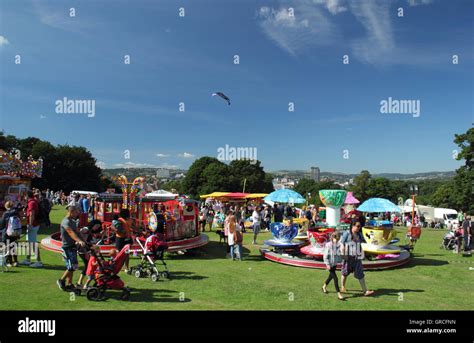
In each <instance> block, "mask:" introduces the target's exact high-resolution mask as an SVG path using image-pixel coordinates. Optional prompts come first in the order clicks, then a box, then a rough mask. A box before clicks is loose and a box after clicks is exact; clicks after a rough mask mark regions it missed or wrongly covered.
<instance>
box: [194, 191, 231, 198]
mask: <svg viewBox="0 0 474 343" xmlns="http://www.w3.org/2000/svg"><path fill="white" fill-rule="evenodd" d="M227 194H230V192H213V193H210V194H204V195H201V196H200V198H201V199H206V198H221V197H225V196H226V195H227Z"/></svg>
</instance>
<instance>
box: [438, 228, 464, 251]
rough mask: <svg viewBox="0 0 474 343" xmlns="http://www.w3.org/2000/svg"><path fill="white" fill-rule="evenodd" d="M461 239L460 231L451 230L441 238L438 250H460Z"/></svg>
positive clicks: (456, 229)
mask: <svg viewBox="0 0 474 343" xmlns="http://www.w3.org/2000/svg"><path fill="white" fill-rule="evenodd" d="M461 239H462V229H458V228H452V229H451V230H449V231H448V232H446V233H445V235H444V236H443V241H442V242H441V246H440V249H446V250H457V249H460V246H459V245H460V241H461Z"/></svg>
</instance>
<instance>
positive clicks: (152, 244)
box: [128, 234, 170, 282]
mask: <svg viewBox="0 0 474 343" xmlns="http://www.w3.org/2000/svg"><path fill="white" fill-rule="evenodd" d="M135 240H136V241H137V243H138V245H139V246H140V249H141V250H142V252H143V255H142V258H141V261H140V263H139V264H138V265H136V266H133V267H131V268H130V269H129V271H128V273H129V274H130V275H135V277H137V278H141V277H145V276H147V277H150V279H151V280H152V281H153V282H156V281H158V280H159V279H168V280H169V279H170V272H169V270H168V266H167V265H166V262H165V260H164V253H165V251H166V250H167V249H168V244H167V243H166V241H164V240H163V239H160V238H159V234H152V235H150V236H149V237H148V238H147V239H145V238H144V237H136V238H135ZM157 262H159V263H160V265H161V266H162V267H163V271H160V270H159V269H158V266H157Z"/></svg>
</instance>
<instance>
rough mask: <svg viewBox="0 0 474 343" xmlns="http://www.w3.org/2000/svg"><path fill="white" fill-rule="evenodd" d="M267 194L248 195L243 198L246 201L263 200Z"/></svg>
mask: <svg viewBox="0 0 474 343" xmlns="http://www.w3.org/2000/svg"><path fill="white" fill-rule="evenodd" d="M267 195H268V193H250V194H247V195H246V196H245V198H246V199H261V198H265V197H266V196H267Z"/></svg>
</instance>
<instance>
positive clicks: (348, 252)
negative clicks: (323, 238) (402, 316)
mask: <svg viewBox="0 0 474 343" xmlns="http://www.w3.org/2000/svg"><path fill="white" fill-rule="evenodd" d="M360 230H361V225H360V223H359V222H357V223H353V224H352V227H351V229H349V230H348V231H345V232H344V233H343V235H342V237H341V240H340V243H341V244H342V246H343V248H344V256H345V258H344V259H343V261H342V267H341V275H342V289H341V292H342V293H345V292H346V281H347V277H348V276H349V275H350V274H354V277H355V278H356V279H357V280H359V283H360V286H361V288H362V291H363V292H364V295H365V296H369V295H372V294H374V291H371V290H368V289H367V286H366V285H365V275H364V267H363V266H362V259H363V258H364V256H363V251H362V246H361V243H362V242H363V241H364V238H363V236H362V233H361V231H360Z"/></svg>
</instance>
